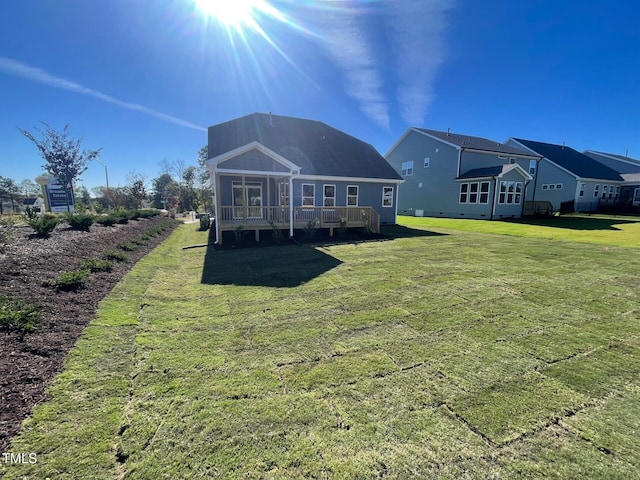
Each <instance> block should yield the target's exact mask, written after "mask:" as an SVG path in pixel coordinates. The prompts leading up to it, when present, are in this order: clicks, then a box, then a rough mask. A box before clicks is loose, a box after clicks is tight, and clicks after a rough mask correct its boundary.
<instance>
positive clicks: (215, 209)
mask: <svg viewBox="0 0 640 480" xmlns="http://www.w3.org/2000/svg"><path fill="white" fill-rule="evenodd" d="M218 187H219V185H218V174H217V172H216V170H215V169H214V170H213V193H214V202H213V218H214V221H215V222H216V241H215V242H214V245H218V244H219V243H220V217H218V198H219V195H220V189H219V188H218Z"/></svg>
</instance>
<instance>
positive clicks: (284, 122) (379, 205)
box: [208, 113, 403, 242]
mask: <svg viewBox="0 0 640 480" xmlns="http://www.w3.org/2000/svg"><path fill="white" fill-rule="evenodd" d="M208 148H209V160H208V168H209V172H210V177H211V182H212V186H213V196H214V216H215V220H216V221H215V228H216V240H217V241H218V242H221V241H222V235H221V232H223V231H230V230H237V229H244V230H247V231H249V230H252V231H255V235H256V239H259V233H260V231H262V230H268V231H271V230H273V229H278V230H287V231H288V232H289V235H290V236H293V234H294V229H302V228H305V227H306V226H314V227H316V228H327V229H329V232H330V233H333V230H334V228H337V227H339V226H340V225H346V226H347V227H365V226H366V227H368V228H370V229H371V230H373V231H378V229H379V227H380V225H381V224H395V223H396V209H397V195H398V185H399V184H400V183H402V181H403V180H402V177H401V176H400V175H398V174H397V173H396V172H395V171H394V169H393V168H392V167H391V166H390V165H389V164H388V163H387V162H386V161H385V159H384V158H383V157H382V155H380V153H378V152H377V151H376V149H375V148H374V147H373V146H371V145H370V144H368V143H365V142H363V141H362V140H359V139H357V138H355V137H352V136H351V135H348V134H346V133H344V132H342V131H340V130H337V129H335V128H333V127H330V126H328V125H326V124H324V123H322V122H319V121H315V120H307V119H302V118H295V117H287V116H281V115H272V114H270V113H269V114H265V113H253V114H250V115H246V116H244V117H240V118H237V119H234V120H231V121H228V122H224V123H221V124H218V125H213V126H211V127H209V129H208Z"/></svg>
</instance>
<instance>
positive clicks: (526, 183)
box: [520, 180, 536, 218]
mask: <svg viewBox="0 0 640 480" xmlns="http://www.w3.org/2000/svg"><path fill="white" fill-rule="evenodd" d="M530 183H531V180H528V181H527V182H525V184H524V191H523V192H522V208H521V209H520V218H523V217H524V204H525V202H526V201H527V187H528V186H529V184H530ZM535 193H536V191H535V188H534V190H533V194H534V195H535Z"/></svg>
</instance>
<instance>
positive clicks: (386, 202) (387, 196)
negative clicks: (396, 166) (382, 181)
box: [382, 187, 394, 208]
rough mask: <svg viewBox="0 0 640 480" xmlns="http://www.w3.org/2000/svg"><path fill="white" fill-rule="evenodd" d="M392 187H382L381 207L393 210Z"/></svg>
mask: <svg viewBox="0 0 640 480" xmlns="http://www.w3.org/2000/svg"><path fill="white" fill-rule="evenodd" d="M393 195H394V193H393V187H382V207H383V208H393Z"/></svg>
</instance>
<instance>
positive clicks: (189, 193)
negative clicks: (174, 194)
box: [179, 166, 198, 211]
mask: <svg viewBox="0 0 640 480" xmlns="http://www.w3.org/2000/svg"><path fill="white" fill-rule="evenodd" d="M195 180H196V167H193V166H189V167H187V168H185V169H184V170H183V171H182V184H181V185H180V205H179V206H180V210H182V211H188V210H195V209H197V198H198V196H197V193H196V189H195V188H194V182H195Z"/></svg>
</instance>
